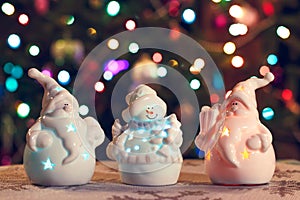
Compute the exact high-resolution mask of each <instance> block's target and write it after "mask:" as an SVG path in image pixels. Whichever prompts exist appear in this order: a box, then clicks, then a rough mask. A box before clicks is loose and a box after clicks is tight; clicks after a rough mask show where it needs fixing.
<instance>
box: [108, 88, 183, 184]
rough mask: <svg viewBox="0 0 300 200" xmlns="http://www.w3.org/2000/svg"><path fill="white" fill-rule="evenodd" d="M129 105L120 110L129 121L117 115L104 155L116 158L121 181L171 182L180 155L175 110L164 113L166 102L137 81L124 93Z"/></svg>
mask: <svg viewBox="0 0 300 200" xmlns="http://www.w3.org/2000/svg"><path fill="white" fill-rule="evenodd" d="M126 102H127V104H128V108H127V109H125V110H124V111H123V113H122V117H123V119H124V120H125V121H126V122H128V124H126V125H125V126H121V124H120V122H119V120H118V119H117V120H116V121H115V123H114V125H113V127H112V135H113V140H112V142H111V143H110V144H109V145H108V147H107V151H106V153H107V156H108V157H109V158H110V159H112V160H116V161H117V162H118V166H119V172H120V175H121V180H122V182H123V183H127V184H133V185H148V186H158V185H171V184H175V183H176V182H177V180H178V177H179V173H180V169H181V165H182V155H181V152H180V149H179V147H180V146H181V144H182V131H181V129H180V126H181V124H180V122H179V121H178V120H177V118H176V115H175V114H171V115H170V116H168V117H164V116H165V114H166V110H167V108H166V104H165V102H164V101H163V100H162V99H160V98H159V97H158V96H157V94H156V92H155V91H154V90H153V89H152V88H150V87H148V86H146V85H139V86H138V87H137V88H136V89H135V90H134V91H133V92H131V93H129V94H128V95H127V96H126Z"/></svg>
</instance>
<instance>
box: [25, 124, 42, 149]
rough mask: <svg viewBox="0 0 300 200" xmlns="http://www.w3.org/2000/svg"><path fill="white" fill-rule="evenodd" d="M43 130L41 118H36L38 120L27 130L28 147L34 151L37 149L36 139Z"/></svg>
mask: <svg viewBox="0 0 300 200" xmlns="http://www.w3.org/2000/svg"><path fill="white" fill-rule="evenodd" d="M41 130H42V126H41V120H40V119H38V120H36V122H35V123H34V124H33V125H32V126H31V128H30V129H29V130H28V131H27V134H26V142H27V145H28V147H29V148H30V149H31V150H32V151H37V146H36V142H37V141H36V140H37V137H38V135H39V133H40V132H41Z"/></svg>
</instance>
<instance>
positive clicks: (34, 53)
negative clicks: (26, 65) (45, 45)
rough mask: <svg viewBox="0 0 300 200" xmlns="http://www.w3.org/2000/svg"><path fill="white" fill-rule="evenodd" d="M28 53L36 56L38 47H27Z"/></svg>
mask: <svg viewBox="0 0 300 200" xmlns="http://www.w3.org/2000/svg"><path fill="white" fill-rule="evenodd" d="M28 51H29V54H30V55H32V56H37V55H39V53H40V48H39V47H38V46H36V45H32V46H30V47H29V50H28Z"/></svg>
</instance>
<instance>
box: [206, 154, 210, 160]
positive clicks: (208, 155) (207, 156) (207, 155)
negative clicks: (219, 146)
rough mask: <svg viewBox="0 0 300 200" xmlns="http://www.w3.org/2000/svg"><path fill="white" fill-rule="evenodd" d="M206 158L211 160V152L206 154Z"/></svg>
mask: <svg viewBox="0 0 300 200" xmlns="http://www.w3.org/2000/svg"><path fill="white" fill-rule="evenodd" d="M205 160H210V152H208V153H207V154H206V156H205Z"/></svg>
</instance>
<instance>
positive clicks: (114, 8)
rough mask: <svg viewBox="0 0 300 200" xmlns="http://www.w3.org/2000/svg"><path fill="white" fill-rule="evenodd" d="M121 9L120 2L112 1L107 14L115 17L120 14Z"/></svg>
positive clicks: (107, 8)
mask: <svg viewBox="0 0 300 200" xmlns="http://www.w3.org/2000/svg"><path fill="white" fill-rule="evenodd" d="M120 8H121V6H120V4H119V2H117V1H111V2H109V3H108V4H107V7H106V12H107V14H108V15H109V16H112V17H114V16H116V15H118V14H119V12H120Z"/></svg>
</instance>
